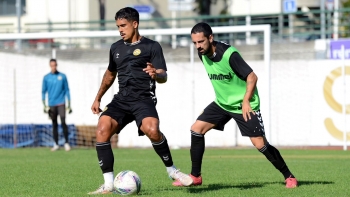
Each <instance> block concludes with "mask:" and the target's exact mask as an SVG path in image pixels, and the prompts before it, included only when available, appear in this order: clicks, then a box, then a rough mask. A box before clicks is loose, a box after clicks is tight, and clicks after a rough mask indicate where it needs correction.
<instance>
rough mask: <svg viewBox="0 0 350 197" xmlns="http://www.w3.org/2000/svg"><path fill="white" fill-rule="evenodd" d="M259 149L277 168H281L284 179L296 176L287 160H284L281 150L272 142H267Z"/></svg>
mask: <svg viewBox="0 0 350 197" xmlns="http://www.w3.org/2000/svg"><path fill="white" fill-rule="evenodd" d="M259 151H260V152H261V153H262V154H264V155H265V157H266V158H267V159H268V160H269V161H270V162H271V163H272V165H274V166H275V168H276V169H277V170H279V171H280V172H281V173H282V174H283V176H284V179H287V178H289V177H291V178H295V177H294V176H293V174H292V173H291V172H290V171H289V169H288V167H287V164H286V162H284V160H283V158H282V156H281V154H280V152H279V151H278V150H277V149H276V148H275V147H273V146H272V145H270V144H265V146H263V147H262V148H261V149H259Z"/></svg>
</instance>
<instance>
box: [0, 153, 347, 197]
mask: <svg viewBox="0 0 350 197" xmlns="http://www.w3.org/2000/svg"><path fill="white" fill-rule="evenodd" d="M113 151H114V157H115V164H114V170H115V175H116V174H117V173H118V172H119V171H122V170H133V171H135V172H137V173H138V174H139V176H140V177H141V180H142V188H141V193H140V196H152V197H153V196H155V197H166V196H169V197H177V196H179V197H186V196H200V197H216V196H220V197H221V196H228V197H232V196H269V197H271V196H278V197H280V196H307V197H310V196H334V197H340V196H344V197H345V196H350V184H349V180H350V152H346V151H340V150H280V152H281V154H282V156H283V157H284V159H285V161H286V162H287V164H288V166H289V168H290V169H291V171H292V172H293V173H294V174H295V176H296V177H297V178H298V180H299V185H300V186H299V187H298V188H295V189H286V188H285V185H284V182H283V181H284V180H283V176H282V175H281V174H280V173H279V172H278V171H277V170H276V169H275V168H274V167H273V166H272V165H271V163H270V162H268V161H267V160H266V159H265V157H264V156H263V155H262V154H261V153H259V152H258V151H257V150H255V149H207V150H206V152H205V154H204V160H203V168H202V175H203V185H202V186H199V187H188V188H176V187H173V186H172V185H171V180H169V178H168V177H167V173H166V170H165V168H164V166H163V163H162V162H161V160H160V159H159V158H158V155H157V154H156V153H155V152H154V151H153V149H114V150H113ZM172 154H173V160H174V162H175V165H176V166H177V167H178V168H180V169H181V171H183V172H186V173H189V172H190V166H191V162H190V155H189V150H188V149H181V150H172ZM102 183H103V177H102V174H101V171H100V168H99V165H98V160H97V157H96V151H95V150H94V149H73V150H72V151H70V152H65V151H64V150H62V149H61V150H59V151H57V152H50V150H49V149H48V148H20V149H0V196H26V197H27V196H35V197H37V196H74V197H75V196H88V195H87V194H86V193H87V192H89V191H93V190H95V189H96V188H97V187H98V186H99V185H100V184H102Z"/></svg>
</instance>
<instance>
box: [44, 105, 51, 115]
mask: <svg viewBox="0 0 350 197" xmlns="http://www.w3.org/2000/svg"><path fill="white" fill-rule="evenodd" d="M49 109H50V107H48V106H44V113H45V114H47V113H48V112H49Z"/></svg>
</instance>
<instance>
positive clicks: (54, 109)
mask: <svg viewBox="0 0 350 197" xmlns="http://www.w3.org/2000/svg"><path fill="white" fill-rule="evenodd" d="M48 114H49V117H50V118H51V120H57V116H58V115H60V118H61V119H65V118H66V105H64V104H63V105H57V106H50V109H49V113H48Z"/></svg>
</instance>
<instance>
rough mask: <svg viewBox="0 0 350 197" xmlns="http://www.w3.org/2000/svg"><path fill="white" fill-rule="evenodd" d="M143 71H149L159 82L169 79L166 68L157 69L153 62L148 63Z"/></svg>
mask: <svg viewBox="0 0 350 197" xmlns="http://www.w3.org/2000/svg"><path fill="white" fill-rule="evenodd" d="M143 71H145V72H146V73H148V74H149V76H151V78H152V79H154V80H156V81H157V82H158V83H165V82H166V81H167V77H168V75H167V73H166V71H165V70H164V69H156V68H155V67H154V66H153V64H152V63H147V67H146V68H144V69H143Z"/></svg>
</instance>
